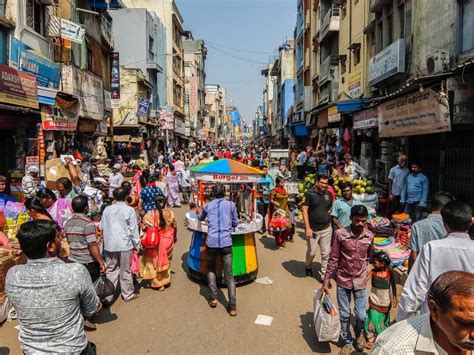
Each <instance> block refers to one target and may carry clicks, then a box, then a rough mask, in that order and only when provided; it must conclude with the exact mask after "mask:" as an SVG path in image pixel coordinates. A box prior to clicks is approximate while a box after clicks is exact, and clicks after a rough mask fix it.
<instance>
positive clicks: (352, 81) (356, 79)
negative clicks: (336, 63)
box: [348, 69, 362, 98]
mask: <svg viewBox="0 0 474 355" xmlns="http://www.w3.org/2000/svg"><path fill="white" fill-rule="evenodd" d="M361 77H362V73H361V70H360V69H355V70H354V71H353V72H352V73H350V74H349V86H348V90H349V96H350V97H352V98H356V97H359V96H360V95H362V85H361Z"/></svg>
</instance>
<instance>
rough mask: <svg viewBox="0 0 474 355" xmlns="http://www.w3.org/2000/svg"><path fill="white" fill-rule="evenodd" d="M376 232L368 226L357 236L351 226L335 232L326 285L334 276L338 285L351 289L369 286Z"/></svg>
mask: <svg viewBox="0 0 474 355" xmlns="http://www.w3.org/2000/svg"><path fill="white" fill-rule="evenodd" d="M373 240H374V234H373V233H372V232H371V231H369V230H368V229H367V228H364V230H363V231H362V233H361V234H360V235H359V237H358V238H357V237H356V236H355V235H354V233H352V230H351V227H350V226H349V227H346V228H341V229H338V230H337V231H335V232H334V236H333V239H332V246H331V254H330V255H329V262H328V267H327V271H326V277H325V278H324V285H325V286H328V285H329V280H330V279H332V278H334V279H335V280H336V283H337V285H338V286H340V287H343V288H346V289H349V290H361V289H364V288H367V281H368V280H367V269H368V267H369V262H370V256H371V255H372V250H373V246H372V242H373Z"/></svg>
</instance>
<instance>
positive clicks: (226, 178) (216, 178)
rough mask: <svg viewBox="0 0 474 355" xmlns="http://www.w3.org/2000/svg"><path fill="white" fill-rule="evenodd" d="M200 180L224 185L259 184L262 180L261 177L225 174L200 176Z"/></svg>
mask: <svg viewBox="0 0 474 355" xmlns="http://www.w3.org/2000/svg"><path fill="white" fill-rule="evenodd" d="M197 176H198V177H199V180H202V181H210V182H222V183H242V182H258V181H260V180H261V179H262V177H261V176H260V175H255V176H253V175H224V174H212V173H209V174H199V175H197Z"/></svg>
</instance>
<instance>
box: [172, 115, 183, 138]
mask: <svg viewBox="0 0 474 355" xmlns="http://www.w3.org/2000/svg"><path fill="white" fill-rule="evenodd" d="M174 131H175V132H176V133H178V134H182V135H185V125H184V122H183V120H181V118H178V117H175V119H174Z"/></svg>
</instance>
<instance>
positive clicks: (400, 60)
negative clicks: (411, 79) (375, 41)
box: [369, 38, 405, 86]
mask: <svg viewBox="0 0 474 355" xmlns="http://www.w3.org/2000/svg"><path fill="white" fill-rule="evenodd" d="M404 71H405V40H404V39H403V38H400V39H398V40H396V41H395V42H393V43H392V44H391V45H389V46H388V47H386V48H384V49H383V50H381V51H380V52H379V53H377V54H376V55H375V56H373V57H372V58H370V60H369V85H371V86H372V85H375V84H377V83H378V82H380V81H382V80H384V79H386V78H388V77H390V76H392V75H394V74H397V73H403V72H404Z"/></svg>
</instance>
